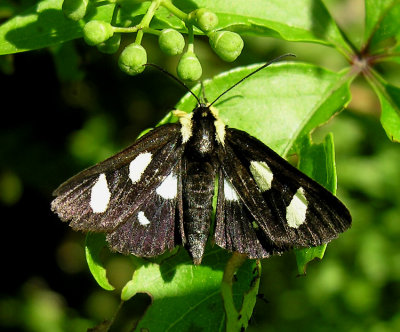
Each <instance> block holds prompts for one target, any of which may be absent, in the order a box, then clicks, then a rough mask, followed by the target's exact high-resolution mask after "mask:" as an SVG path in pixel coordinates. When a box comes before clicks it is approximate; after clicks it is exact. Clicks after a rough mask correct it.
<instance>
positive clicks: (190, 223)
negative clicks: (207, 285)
mask: <svg viewBox="0 0 400 332" xmlns="http://www.w3.org/2000/svg"><path fill="white" fill-rule="evenodd" d="M184 169H185V177H184V178H183V179H182V188H183V190H182V199H183V219H184V228H185V236H186V243H187V247H188V250H189V252H190V254H191V256H192V258H193V261H194V262H195V264H200V263H201V258H202V256H203V253H204V248H205V245H206V242H207V238H208V235H209V232H210V223H211V214H212V199H213V196H214V181H215V177H216V174H217V170H218V168H217V167H216V165H215V164H214V163H212V162H195V161H190V160H187V159H185V161H184Z"/></svg>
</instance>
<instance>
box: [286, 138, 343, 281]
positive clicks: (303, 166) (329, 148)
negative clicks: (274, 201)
mask: <svg viewBox="0 0 400 332" xmlns="http://www.w3.org/2000/svg"><path fill="white" fill-rule="evenodd" d="M298 154H299V156H300V160H299V169H300V170H301V171H302V172H304V173H305V174H307V175H308V176H310V177H311V178H313V179H314V180H315V181H317V182H318V183H319V184H321V185H322V186H324V187H325V188H326V189H328V190H329V191H331V192H332V193H333V194H335V193H336V185H337V178H336V168H335V149H334V143H333V135H332V134H329V135H327V136H326V137H325V140H324V142H322V143H321V144H312V143H311V140H310V139H309V137H306V138H305V139H304V140H303V141H302V142H301V143H300V144H299V145H298ZM325 249H326V244H324V245H322V246H318V247H311V248H304V249H297V250H295V251H294V252H295V255H296V262H297V268H298V272H299V274H305V273H306V267H307V264H308V263H309V262H310V261H312V260H313V259H315V258H319V259H322V258H323V256H324V253H325Z"/></svg>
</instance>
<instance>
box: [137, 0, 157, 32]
mask: <svg viewBox="0 0 400 332" xmlns="http://www.w3.org/2000/svg"><path fill="white" fill-rule="evenodd" d="M160 4H161V0H153V1H152V2H151V4H150V6H149V9H147V12H146V14H145V15H144V16H143V18H142V21H141V22H140V23H139V26H140V29H143V28H148V27H149V25H150V22H151V19H152V18H153V16H154V14H155V13H156V11H157V9H158V7H160Z"/></svg>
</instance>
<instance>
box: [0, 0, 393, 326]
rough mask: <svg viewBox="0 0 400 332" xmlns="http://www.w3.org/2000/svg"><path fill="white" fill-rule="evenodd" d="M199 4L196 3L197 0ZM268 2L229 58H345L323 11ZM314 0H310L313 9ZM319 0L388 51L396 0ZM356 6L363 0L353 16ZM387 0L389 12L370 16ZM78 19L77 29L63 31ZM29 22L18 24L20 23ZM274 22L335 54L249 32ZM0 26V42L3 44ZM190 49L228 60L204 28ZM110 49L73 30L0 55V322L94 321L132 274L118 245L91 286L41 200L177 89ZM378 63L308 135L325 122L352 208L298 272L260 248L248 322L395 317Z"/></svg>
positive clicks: (10, 8)
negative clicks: (109, 287) (124, 69)
mask: <svg viewBox="0 0 400 332" xmlns="http://www.w3.org/2000/svg"><path fill="white" fill-rule="evenodd" d="M35 3H36V2H35V1H33V0H21V1H2V2H0V19H1V20H4V21H5V20H6V19H8V18H9V17H12V16H14V15H16V14H18V13H21V12H23V10H25V9H28V8H30V7H31V6H32V5H34V4H35ZM182 3H183V1H182ZM203 3H204V5H205V6H207V1H203ZM277 3H278V1H270V2H269V3H268V6H267V7H268V11H267V12H266V13H265V15H263V18H257V17H253V19H252V21H251V25H250V28H251V29H253V30H254V31H253V34H252V35H251V36H247V37H246V38H245V48H244V51H243V54H242V55H241V56H240V57H239V59H238V61H236V63H235V64H234V65H235V66H236V65H247V64H252V63H254V62H263V61H265V60H266V59H270V58H272V57H274V56H277V55H280V54H282V53H283V52H292V53H296V55H297V58H298V59H299V60H301V61H302V62H311V63H313V64H318V65H322V66H324V67H327V68H328V69H330V70H333V71H335V72H339V71H340V70H341V69H342V68H344V67H346V66H347V65H348V63H347V61H348V60H349V59H346V57H343V56H342V55H341V54H347V53H348V52H349V49H348V46H346V45H348V42H347V41H345V40H344V39H343V36H342V34H341V33H340V32H339V30H337V28H336V26H335V24H334V20H333V19H332V18H330V16H329V13H328V12H326V14H324V15H325V16H324V15H322V14H321V13H322V12H321V11H319V12H318V13H319V14H320V15H319V16H317V17H318V19H319V20H314V21H313V24H314V29H311V30H310V31H307V30H305V29H303V27H302V26H301V25H297V26H296V24H298V22H296V13H299V11H300V10H301V8H297V7H296V6H295V5H291V6H288V8H285V9H284V10H282V8H280V7H279V6H277V5H276V4H277ZM318 3H319V1H314V4H315V6H314V8H315V10H317V9H318V6H317V5H318ZM324 3H325V4H326V5H327V7H328V9H329V12H330V13H331V14H332V16H333V17H334V19H335V20H336V21H337V22H338V24H339V25H340V27H341V28H343V30H344V31H345V32H346V34H347V36H349V38H350V40H351V43H352V44H353V45H356V46H357V45H358V46H359V47H360V46H361V45H362V44H363V41H365V36H369V35H370V33H371V31H373V29H375V25H374V22H375V23H376V21H377V20H380V21H381V26H382V27H383V28H382V29H381V30H379V33H376V34H374V37H373V40H372V41H371V43H370V45H371V48H372V50H373V51H376V52H379V51H380V50H385V49H386V48H388V47H390V46H393V45H394V46H393V47H394V48H392V49H393V52H394V54H395V55H396V50H397V48H396V43H397V33H398V31H400V30H399V29H397V24H398V22H400V19H399V15H398V12H397V10H396V8H397V7H396V4H397V3H398V2H397V1H388V0H386V1H377V2H375V1H368V0H367V1H365V3H366V4H367V6H366V7H364V1H360V0H346V1H345V0H343V1H340V0H326V1H324ZM249 8H250V6H249ZM364 8H367V13H368V11H369V15H367V17H368V19H367V20H366V21H365V22H364V15H365V10H364ZM388 8H389V9H390V11H389V12H388V14H387V15H382V13H385V11H387V10H388ZM249 10H250V9H249ZM277 13H280V14H281V15H282V13H284V15H287V17H286V18H285V19H286V22H290V24H292V25H293V26H296V27H297V28H298V29H297V34H293V30H292V32H290V33H289V32H288V30H287V29H286V27H285V26H284V25H276V26H274V30H268V29H267V28H266V27H267V26H271V24H272V23H271V21H270V20H269V19H271V18H274V15H277ZM49 14H54V13H49ZM23 17H24V18H25V19H29V17H28V16H27V15H25V16H23ZM47 17H48V18H49V17H52V16H47ZM314 17H315V15H314ZM220 20H221V21H222V24H226V25H227V26H229V25H232V26H233V25H235V28H236V29H238V30H240V24H239V23H240V22H241V20H240V19H238V20H237V21H238V24H236V23H235V22H234V18H233V19H232V17H231V16H230V17H224V16H223V15H222V16H221V17H220ZM232 22H233V23H232ZM40 23H43V22H40ZM47 23H48V21H45V22H44V26H46V24H47ZM32 24H36V23H32ZM364 25H365V29H364ZM246 28H249V27H246ZM80 29H81V28H80V27H77V28H76V36H79V35H80ZM243 29H244V28H243ZM30 31H32V26H29V25H28V26H27V28H26V30H25V33H29V32H30ZM277 31H278V32H279V35H280V36H281V37H283V38H286V39H289V40H294V41H299V40H300V41H301V40H305V39H306V40H311V41H312V40H313V39H314V41H315V42H321V40H328V41H329V43H328V44H330V45H335V47H336V49H339V51H340V52H341V53H338V52H337V51H336V50H335V49H333V48H331V47H326V46H322V45H318V44H310V43H307V44H306V43H301V42H299V43H292V42H286V41H282V40H278V39H276V38H265V37H263V38H261V37H259V36H257V34H258V35H266V34H267V35H269V36H271V37H277V36H278V34H277ZM257 32H259V33H257ZM322 32H323V36H322V35H321V33H322ZM20 35H21V34H19V36H20ZM58 36H59V34H58ZM388 36H389V37H390V38H387V37H388ZM2 38H4V36H0V50H1V49H3V50H4V48H5V47H6V46H8V45H5V44H4V39H2ZM8 39H10V36H8ZM388 39H389V40H388ZM125 42H127V41H125ZM390 43H392V44H393V43H394V44H393V45H392V44H390ZM144 44H145V47H146V49H147V51H148V54H149V61H150V62H155V63H158V64H160V65H161V66H162V67H164V68H167V69H169V70H170V71H171V72H172V71H173V70H174V68H175V67H176V62H177V59H175V58H166V57H164V56H163V55H161V54H160V53H159V51H158V47H157V46H156V43H155V40H154V39H152V38H146V39H145V40H144ZM325 44H326V43H325ZM15 45H16V46H17V47H18V43H14V46H15ZM21 45H26V43H22V44H21ZM14 51H15V49H14ZM10 52H13V51H10V50H9V51H8V52H5V51H4V52H3V53H10ZM196 52H197V55H198V57H199V58H200V59H201V60H202V62H203V70H204V72H205V73H204V78H208V77H212V76H214V75H215V74H218V73H220V72H222V71H224V70H226V69H229V68H230V66H231V65H228V64H226V63H223V62H221V61H220V60H218V58H216V57H215V55H214V54H213V53H211V52H210V50H209V46H208V45H207V40H206V39H203V40H202V39H201V38H199V41H198V42H197V44H196ZM394 60H396V59H394ZM116 62H117V59H116V57H115V56H105V55H102V54H100V53H98V52H97V50H96V49H94V48H90V47H88V46H86V45H85V44H84V43H83V42H82V40H76V41H74V42H66V43H64V44H60V45H56V46H51V47H49V48H47V49H41V50H38V51H32V52H29V53H19V54H14V55H4V56H1V57H0V68H1V73H0V80H1V82H4V83H5V84H3V86H5V87H3V89H2V93H1V102H2V103H1V105H2V106H1V109H2V114H3V117H2V119H3V120H2V121H1V124H0V126H1V131H0V161H1V164H0V206H1V209H2V211H1V212H2V214H1V215H2V221H3V231H2V234H3V239H2V242H1V243H2V244H1V245H2V249H3V250H2V252H3V257H2V258H3V264H2V266H3V268H2V272H3V273H2V277H3V278H2V286H3V287H2V289H1V293H0V295H1V298H0V327H1V328H2V329H3V330H15V331H18V330H23V331H79V330H84V329H86V328H88V327H91V326H94V325H96V323H98V322H101V321H102V320H103V319H104V318H108V317H111V316H112V314H113V313H114V311H115V308H116V307H117V306H118V304H119V295H118V294H119V293H120V291H121V287H122V286H123V285H124V284H125V283H126V282H127V281H128V280H129V279H130V278H131V275H132V272H133V267H132V262H131V261H130V260H129V258H127V257H122V256H121V255H112V256H111V257H109V258H108V260H107V262H108V263H107V264H108V266H107V267H108V270H109V271H110V272H111V274H110V275H109V276H108V277H109V279H110V281H111V283H112V284H113V285H114V286H115V287H116V291H115V292H113V293H111V292H106V291H103V290H99V288H98V286H97V284H96V283H95V281H94V280H93V278H92V277H91V276H90V274H89V273H88V269H87V266H86V262H85V261H84V239H83V236H82V235H81V234H77V233H74V232H72V231H70V230H69V228H68V227H66V225H65V224H62V223H61V222H60V221H59V220H58V219H57V218H56V216H54V215H52V214H51V212H50V210H49V202H50V200H51V192H52V190H53V189H54V188H55V187H57V185H58V184H59V183H61V182H62V181H63V180H65V179H66V178H68V177H69V176H70V175H72V174H74V173H76V172H77V171H79V170H81V169H82V168H84V167H86V166H88V165H90V164H93V163H94V162H97V161H99V160H102V159H104V158H105V157H107V156H109V155H111V154H112V153H114V152H116V151H118V150H119V149H120V148H122V147H124V146H126V145H128V144H129V143H130V142H132V141H133V140H134V139H135V137H136V136H137V135H138V134H139V133H140V132H141V131H142V130H143V129H144V128H147V127H151V126H154V124H155V123H157V122H158V121H159V119H161V118H162V117H163V116H164V115H165V114H166V113H167V112H168V111H169V110H170V109H172V108H173V106H174V105H175V104H176V102H177V101H178V100H179V98H180V97H181V95H182V94H183V92H182V90H181V89H180V88H179V87H177V86H175V85H174V84H171V81H170V79H169V78H167V77H163V76H161V75H160V73H158V72H154V71H152V70H146V71H145V72H144V73H143V74H142V75H141V76H137V77H133V78H132V77H127V76H126V75H124V74H123V73H121V72H120V71H119V70H118V68H117V66H116ZM378 69H379V70H380V72H381V73H383V74H384V75H385V77H386V79H387V82H390V83H387V82H382V84H381V88H382V89H381V90H377V92H378V97H377V96H376V95H375V94H374V93H373V92H372V90H371V89H370V88H369V87H367V84H366V83H365V80H362V79H357V80H356V81H355V82H354V83H353V84H352V86H351V92H352V101H351V103H350V105H349V106H348V110H347V111H346V112H343V113H342V114H341V115H340V116H338V117H336V118H334V119H333V120H332V121H331V122H330V123H329V124H328V125H326V126H324V127H322V128H320V129H318V130H317V131H316V132H315V133H314V135H313V138H314V140H315V141H317V142H319V141H322V139H323V138H324V137H325V135H326V133H327V132H333V135H334V141H335V149H336V164H337V174H338V184H339V191H338V195H339V196H340V197H341V199H343V201H344V202H345V203H346V204H347V205H348V207H349V208H350V210H351V212H352V215H353V219H354V224H353V227H352V229H351V230H350V231H348V232H347V233H345V234H344V235H342V236H341V237H340V238H339V239H338V240H336V241H333V242H332V243H331V244H330V245H329V248H328V251H327V253H326V256H325V258H324V260H323V262H322V263H312V264H311V265H310V266H309V267H308V269H307V272H308V274H307V277H299V278H296V274H297V268H296V264H295V260H294V257H293V256H294V255H293V253H287V254H285V255H283V256H281V257H273V258H271V259H268V260H265V261H263V275H262V279H261V284H260V292H261V293H262V294H264V297H263V299H262V298H260V299H258V300H257V303H256V307H255V312H254V315H253V318H252V321H251V322H250V327H249V329H248V330H249V331H264V330H269V331H287V330H294V329H296V330H299V331H303V330H304V331H306V330H307V331H336V330H338V329H340V330H344V331H363V330H367V331H378V332H380V331H383V332H385V331H398V330H400V312H399V308H400V282H399V281H400V251H399V244H398V243H399V241H398V238H399V235H400V217H399V216H400V204H399V197H400V189H399V188H400V186H399V183H400V172H399V167H398V165H399V164H400V153H399V152H400V151H399V146H398V145H397V144H393V143H391V142H390V141H389V140H388V136H389V137H394V138H395V139H396V136H395V134H396V133H398V132H399V128H398V127H396V126H395V127H391V126H390V125H391V124H393V123H394V124H395V125H397V123H396V122H395V121H394V122H391V121H389V122H386V123H388V125H387V126H386V127H385V130H386V132H385V131H384V130H383V129H382V126H381V125H380V124H379V119H380V106H379V100H378V98H379V99H380V100H381V102H382V105H384V109H383V110H384V112H383V114H384V115H387V114H388V113H387V112H389V114H392V113H393V110H394V111H395V112H396V100H397V101H398V92H397V91H398V90H397V88H396V87H395V85H399V73H400V71H399V66H398V60H397V63H396V61H394V62H391V63H384V64H380V65H379V66H378ZM265 75H268V73H265ZM299 84H301V82H300V83H299ZM391 84H393V85H391ZM385 111H386V113H385ZM390 112H392V113H390ZM395 114H396V113H395ZM389 118H390V115H389ZM388 126H389V127H388ZM396 130H397V131H396ZM386 133H388V135H387V134H386ZM389 133H392V134H389ZM397 140H398V138H397ZM149 303H150V300H149V298H148V297H147V296H146V295H139V296H135V297H134V298H133V299H132V300H130V301H128V302H127V303H126V305H125V306H124V308H123V312H122V314H121V317H120V319H119V321H118V322H116V327H115V330H119V331H124V330H127V329H128V326H130V324H131V323H132V321H133V320H135V319H137V318H138V317H139V316H140V315H141V314H142V313H143V311H144V309H145V307H146V305H147V304H149Z"/></svg>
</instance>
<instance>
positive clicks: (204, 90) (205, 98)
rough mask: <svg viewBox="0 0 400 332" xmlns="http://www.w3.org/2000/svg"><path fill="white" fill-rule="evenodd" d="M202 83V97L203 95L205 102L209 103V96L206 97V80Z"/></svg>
mask: <svg viewBox="0 0 400 332" xmlns="http://www.w3.org/2000/svg"><path fill="white" fill-rule="evenodd" d="M200 85H201V95H202V96H201V97H202V99H203V101H204V103H205V104H207V103H208V100H207V97H206V89H205V88H204V82H203V81H201V82H200Z"/></svg>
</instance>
